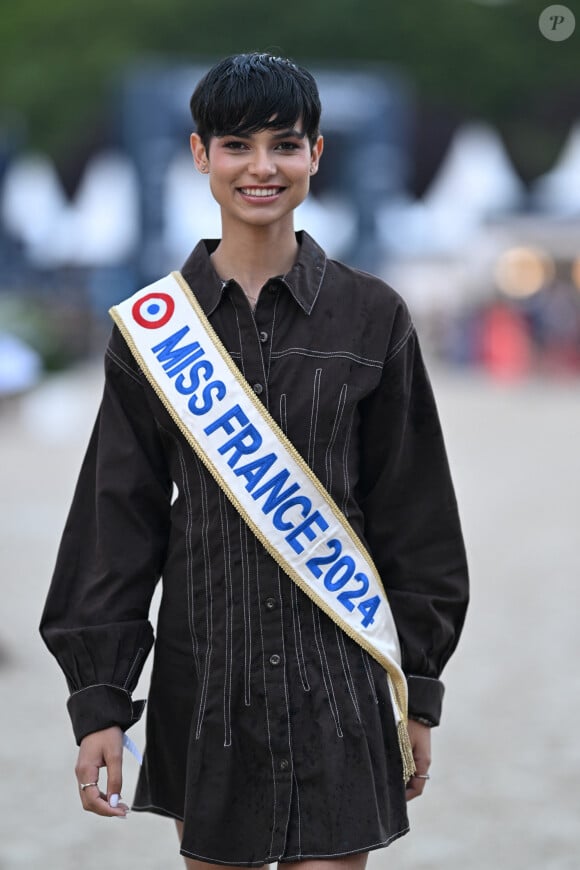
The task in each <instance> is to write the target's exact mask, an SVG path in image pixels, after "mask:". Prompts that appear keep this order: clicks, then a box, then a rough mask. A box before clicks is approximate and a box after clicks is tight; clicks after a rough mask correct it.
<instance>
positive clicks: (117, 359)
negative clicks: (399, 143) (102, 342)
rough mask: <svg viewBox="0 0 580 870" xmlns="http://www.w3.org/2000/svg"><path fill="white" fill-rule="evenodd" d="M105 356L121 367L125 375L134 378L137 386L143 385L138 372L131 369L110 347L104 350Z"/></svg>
mask: <svg viewBox="0 0 580 870" xmlns="http://www.w3.org/2000/svg"><path fill="white" fill-rule="evenodd" d="M105 356H108V357H109V359H110V360H112V362H114V363H115V364H116V365H117V366H118V367H119V368H120V369H122V370H123V371H124V372H125V374H126V375H128V376H129V377H130V378H132V380H134V381H135V382H136V383H137V384H139V386H143V384H142V382H141V379H140V378H139V372H136V371H135V369H132V368H131V366H130V365H128V364H127V363H126V362H125V360H124V359H122V358H121V357H120V356H119V355H118V354H116V353H115V351H114V350H112V349H111V348H110V347H108V348H107V349H106V351H105Z"/></svg>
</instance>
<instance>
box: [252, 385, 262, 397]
mask: <svg viewBox="0 0 580 870" xmlns="http://www.w3.org/2000/svg"><path fill="white" fill-rule="evenodd" d="M254 392H255V394H256V395H257V396H259V395H260V393H263V392H264V387H263V386H262V384H254Z"/></svg>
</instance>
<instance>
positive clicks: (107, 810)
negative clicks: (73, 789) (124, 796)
mask: <svg viewBox="0 0 580 870" xmlns="http://www.w3.org/2000/svg"><path fill="white" fill-rule="evenodd" d="M81 801H82V804H83V809H85V810H86V811H87V812H89V813H95V814H96V815H97V816H110V817H118V818H125V816H126V815H127V809H128V808H127V807H126V806H125V804H119V806H118V807H115V808H114V807H111V806H110V805H109V803H108V801H107V795H106V794H103V792H102V791H100V789H99V787H98V786H95V785H91V786H88V787H87V788H85V789H83V790H82V792H81Z"/></svg>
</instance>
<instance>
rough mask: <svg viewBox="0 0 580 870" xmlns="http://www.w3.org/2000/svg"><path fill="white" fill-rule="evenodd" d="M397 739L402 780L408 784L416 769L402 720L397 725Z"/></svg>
mask: <svg viewBox="0 0 580 870" xmlns="http://www.w3.org/2000/svg"><path fill="white" fill-rule="evenodd" d="M397 737H398V738H399V749H400V750H401V758H402V760H403V779H404V781H405V782H408V781H409V780H410V779H411V777H412V776H413V774H414V773H415V771H416V770H417V768H416V767H415V759H414V758H413V750H412V748H411V741H410V740H409V732H408V731H407V724H406V723H405V722H404V721H403V719H401V721H400V722H399V724H398V725H397Z"/></svg>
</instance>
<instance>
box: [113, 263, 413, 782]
mask: <svg viewBox="0 0 580 870" xmlns="http://www.w3.org/2000/svg"><path fill="white" fill-rule="evenodd" d="M171 275H172V277H173V278H174V280H175V281H176V282H177V283H178V284H179V286H180V288H181V289H182V290H183V292H184V294H185V296H186V298H187V300H188V301H189V303H190V304H191V307H192V308H193V309H194V311H195V313H196V314H197V316H198V318H199V319H200V320H201V322H202V323H203V325H204V327H205V329H206V331H207V333H208V335H209V337H210V339H211V340H212V341H213V343H214V346H215V349H216V350H217V351H218V353H219V354H220V356H221V357H222V360H223V362H224V363H225V364H226V365H227V367H228V369H229V371H230V373H231V375H232V377H233V378H235V379H236V381H237V382H238V384H239V386H240V387H241V388H242V389H243V390H244V393H245V394H246V397H247V398H248V400H249V401H250V402H251V403H252V404H253V405H254V407H255V408H256V410H257V411H258V413H259V414H260V416H261V417H262V419H263V420H264V422H265V423H266V425H267V426H269V427H270V429H271V430H272V431H273V432H274V434H275V435H276V437H277V438H278V440H279V441H280V442H281V443H282V444H283V446H284V447H285V448H286V449H287V451H288V452H289V453H290V454H291V455H292V457H293V459H294V460H295V462H296V463H297V465H298V466H299V468H300V470H301V472H302V473H304V474H305V475H306V476H307V477H308V478H309V480H310V482H311V483H312V485H313V486H314V487H315V488H316V489H317V491H318V492H319V494H320V496H321V497H322V498H323V499H324V500H325V502H326V504H327V505H328V507H329V508H330V510H331V511H332V513H333V514H334V516H335V518H336V520H337V522H338V523H339V524H340V525H341V527H342V528H343V530H344V532H345V534H346V535H347V537H349V538H350V540H351V543H352V544H353V546H354V547H355V548H356V549H357V550H358V552H359V553H360V554H361V556H362V557H363V559H364V560H365V561H366V562H367V563H368V564H369V565H370V567H371V569H372V571H373V574H374V576H375V578H376V580H377V581H378V583H379V586H380V588H381V589H382V590H383V592H384V587H383V584H382V581H381V579H380V577H379V574H378V572H377V569H376V567H375V566H374V564H373V562H372V560H371V559H370V556H369V554H368V551H367V550H366V549H365V548H364V546H363V545H362V543H361V542H360V540H359V539H358V537H357V536H356V534H355V533H354V531H353V529H352V527H351V526H350V525H349V524H348V523H346V521H345V518H344V515H343V514H342V512H341V511H340V509H339V508H338V506H337V505H336V503H335V502H334V500H333V499H332V497H331V496H330V494H329V493H328V492H327V491H326V490H325V489H324V487H323V486H322V484H321V483H320V481H319V480H318V478H317V477H316V475H315V474H314V473H313V472H312V470H311V469H310V467H309V466H308V465H307V464H306V462H305V461H304V459H303V458H302V456H301V455H300V454H299V453H298V451H297V450H296V448H295V447H294V445H293V444H292V442H291V441H289V439H288V438H287V437H286V435H285V434H284V432H283V431H282V430H281V429H280V427H279V426H278V424H277V423H276V421H275V420H274V419H273V417H272V416H271V415H270V414H269V412H268V411H267V410H266V408H265V407H264V405H262V403H261V402H260V401H259V400H258V399H257V398H256V396H255V394H254V393H253V391H252V389H251V387H250V386H249V384H248V383H247V381H246V380H245V379H244V378H243V377H242V376H241V374H240V371H239V369H238V368H237V366H236V365H235V363H234V362H233V360H232V358H231V357H230V355H229V353H228V351H227V350H226V348H225V347H224V345H223V344H222V342H221V340H220V338H219V336H218V335H217V334H216V332H215V330H214V329H213V327H212V325H211V323H210V322H209V320H208V318H207V317H206V315H205V313H204V311H203V310H202V308H201V306H200V305H199V303H198V301H197V299H196V298H195V295H194V294H193V291H192V290H191V288H190V287H189V285H188V284H187V282H186V281H185V279H184V278H183V276H182V275H181V273H180V272H172V273H171ZM109 314H110V316H111V317H112V319H113V320H114V322H115V323H116V325H117V326H118V328H119V330H120V332H121V334H122V336H123V338H124V339H125V341H126V342H127V345H128V347H129V349H130V350H131V353H132V354H133V356H134V358H135V360H136V361H137V363H138V364H139V367H140V368H141V370H142V371H143V373H144V374H145V376H146V378H147V380H148V382H149V384H150V385H151V387H152V389H153V391H154V392H155V394H156V395H157V398H158V399H159V401H160V402H161V404H162V405H163V407H164V408H165V410H166V411H167V413H168V414H169V415H170V417H171V419H172V420H173V422H174V423H175V425H176V426H177V428H178V429H179V430H180V432H181V434H182V435H183V437H184V438H185V439H186V441H187V442H188V443H189V445H190V446H191V447H192V449H193V450H194V451H195V453H196V455H197V456H198V458H199V459H200V461H201V462H202V463H203V464H204V465H205V467H206V468H207V470H208V471H209V473H210V474H211V476H212V477H213V479H214V480H215V482H216V483H217V484H218V486H219V487H220V489H222V490H223V492H225V494H226V495H227V497H228V499H229V500H230V502H231V503H232V504H233V506H234V507H235V508H236V510H237V511H238V513H239V514H240V516H241V517H242V519H243V520H244V522H245V523H246V524H247V525H248V527H249V528H250V529H251V530H252V532H253V533H254V535H255V536H256V537H257V538H258V540H259V541H260V543H261V544H262V546H263V547H264V548H265V549H266V550H267V551H268V553H269V554H270V556H272V558H273V559H274V561H275V562H276V563H277V564H278V565H279V566H280V568H281V569H282V571H283V572H284V573H285V574H287V575H288V576H289V577H290V578H291V579H292V580H293V581H294V582H295V583H296V585H297V586H299V587H300V589H301V590H302V591H303V592H304V593H305V595H307V596H308V597H309V598H310V599H311V600H312V601H314V603H315V604H316V605H317V606H318V607H319V608H320V609H321V610H322V611H324V613H326V614H327V616H329V617H330V618H331V619H332V621H333V622H334V623H336V624H337V625H338V626H339V627H340V628H341V629H342V630H343V631H344V633H345V634H346V635H348V637H350V638H351V640H354V641H355V643H357V644H358V645H359V646H361V647H362V648H363V649H364V650H366V652H367V653H368V654H369V655H370V656H372V657H373V658H374V659H375V660H376V661H377V662H378V663H379V664H380V665H381V666H382V667H383V668H384V669H385V670H386V671H387V674H388V676H389V680H390V681H391V684H392V686H393V689H394V695H395V699H396V703H397V708H398V712H399V716H400V722H399V723H398V726H397V732H398V738H399V746H400V749H401V757H402V760H403V773H404V779H405V782H406V781H407V780H408V779H409V777H410V776H411V775H412V772H414V763H413V756H412V752H411V745H410V741H409V737H408V733H407V726H406V723H407V685H406V682H405V679H404V677H402V676H401V674H400V672H399V670H398V669H397V668H395V667H393V665H392V663H391V662H390V660H389V659H388V658H386V657H385V656H382V655H381V654H380V653H379V652H378V651H377V650H375V649H374V647H373V646H372V644H370V643H369V642H368V641H367V640H366V638H364V637H362V636H361V635H359V634H357V632H356V631H355V630H354V629H353V628H352V627H351V626H350V625H349V624H348V623H347V622H345V621H344V620H343V619H342V618H341V617H340V616H339V614H337V613H335V612H334V611H333V610H332V608H331V607H329V606H328V605H327V603H326V601H325V600H324V598H322V597H320V596H319V595H318V593H317V592H316V590H315V589H313V588H312V587H311V586H309V584H308V583H307V582H306V581H305V580H304V579H303V578H302V577H301V576H300V574H299V573H298V572H297V571H296V570H295V569H294V568H293V566H292V565H290V564H289V563H287V562H286V560H285V559H284V557H283V556H282V555H281V553H279V552H278V551H277V549H276V548H275V547H274V546H273V544H271V542H270V541H269V539H268V538H267V536H266V535H265V534H264V533H263V532H262V530H261V529H260V527H259V526H258V525H257V524H256V523H255V522H254V521H253V520H252V518H251V517H250V516H249V515H248V514H247V512H246V510H245V508H244V507H243V506H242V504H241V503H240V502H239V501H238V499H237V497H236V495H235V493H234V492H233V491H232V490H231V489H230V487H229V485H228V484H227V482H226V481H225V480H224V479H223V477H222V475H221V473H220V471H219V470H218V468H216V466H215V465H214V464H213V462H212V460H211V459H210V458H209V456H208V455H207V454H206V453H205V451H204V449H203V448H202V446H201V445H200V444H199V443H198V441H197V439H196V437H195V435H194V434H193V432H192V431H191V430H190V429H189V427H188V426H187V425H186V424H185V423H184V421H183V420H181V418H180V417H179V416H178V414H177V413H176V412H175V410H174V408H173V405H172V404H171V402H170V400H169V399H168V398H167V396H166V395H165V393H164V391H163V389H162V388H161V387H160V386H159V384H158V383H157V380H156V378H155V375H154V374H153V373H152V372H151V371H150V369H149V367H148V366H147V365H146V363H145V361H144V359H143V357H142V356H141V353H140V351H139V350H138V348H137V346H136V344H135V342H134V341H133V337H132V335H131V333H130V332H129V329H128V328H127V326H126V325H125V322H124V320H123V319H122V317H121V315H120V313H119V311H118V309H117V307H116V306H113V307H112V308H111V309H109ZM384 595H385V599H386V593H384ZM387 605H388V600H387ZM401 726H402V727H401ZM409 759H410V760H409ZM411 768H412V772H411V773H408V771H409V770H411Z"/></svg>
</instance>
